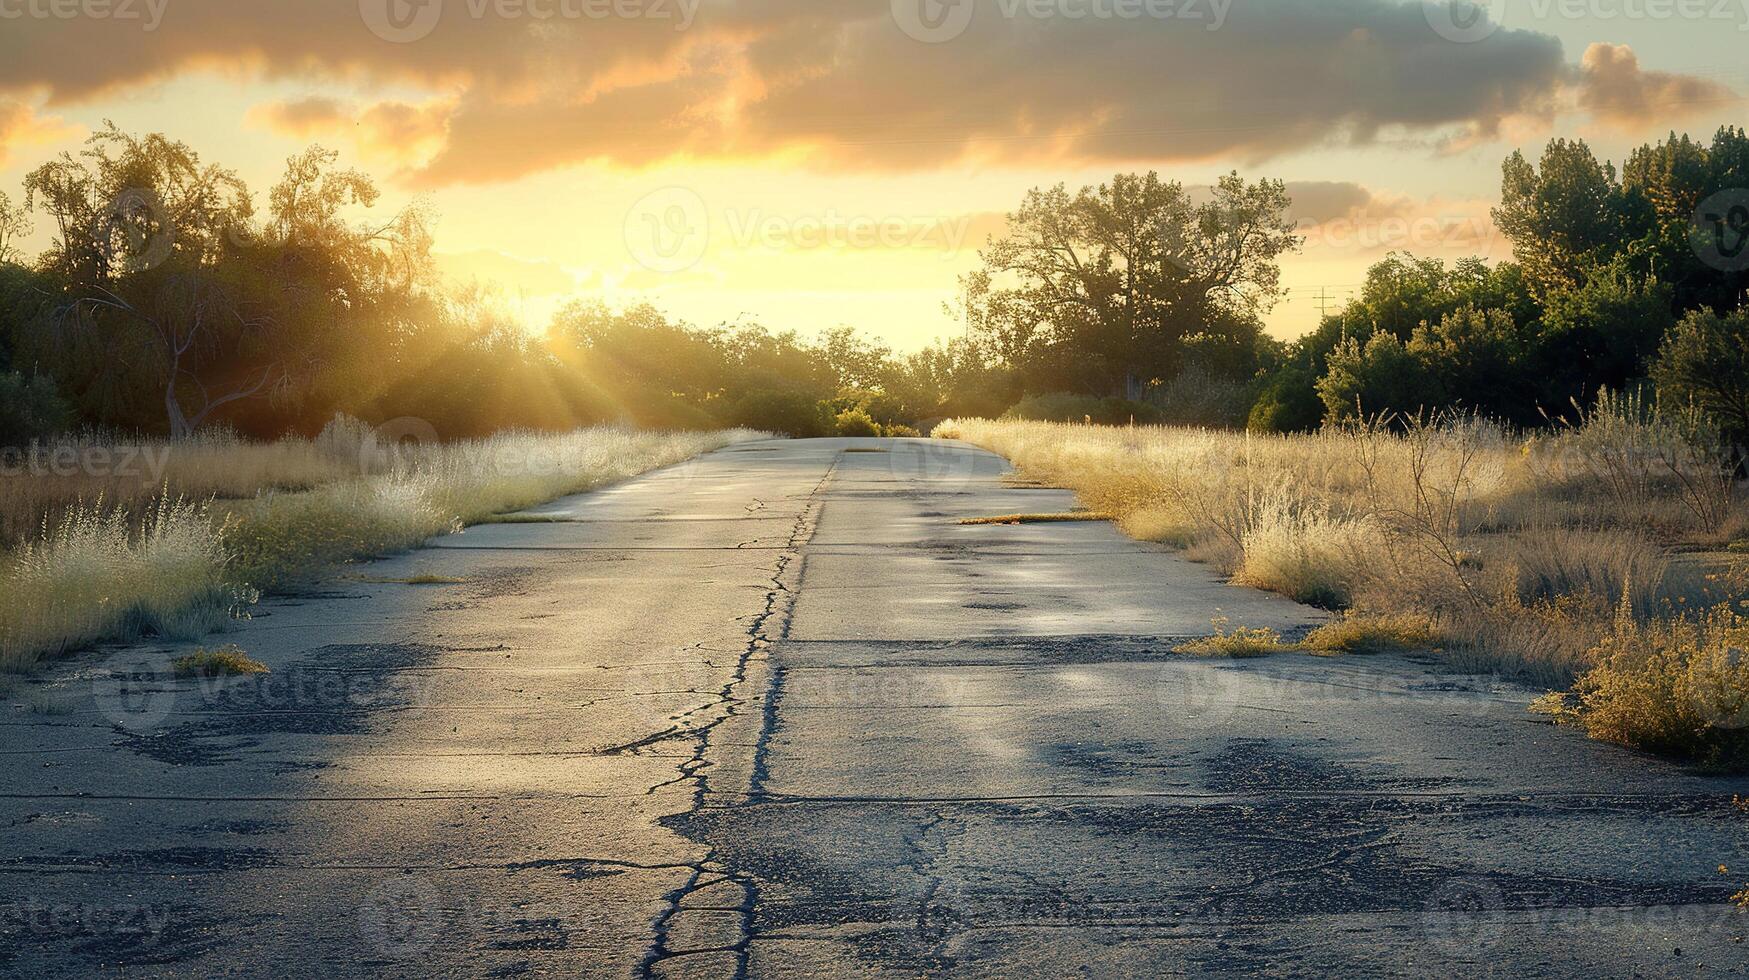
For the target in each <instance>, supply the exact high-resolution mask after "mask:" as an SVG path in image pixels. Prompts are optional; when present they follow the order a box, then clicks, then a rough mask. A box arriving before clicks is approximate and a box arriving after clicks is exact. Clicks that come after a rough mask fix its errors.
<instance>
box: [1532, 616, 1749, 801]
mask: <svg viewBox="0 0 1749 980" xmlns="http://www.w3.org/2000/svg"><path fill="white" fill-rule="evenodd" d="M1745 650H1749V617H1744V616H1742V615H1739V614H1737V613H1735V612H1733V611H1731V610H1729V609H1718V610H1714V611H1713V612H1711V613H1709V614H1707V615H1706V616H1704V617H1700V618H1696V619H1661V620H1656V621H1653V622H1650V623H1637V622H1634V621H1633V620H1631V619H1628V618H1626V617H1623V618H1622V619H1621V620H1620V621H1619V622H1618V623H1617V624H1616V628H1615V629H1614V630H1612V631H1611V632H1610V634H1609V635H1608V636H1607V637H1606V638H1605V639H1604V642H1603V644H1602V645H1601V646H1599V647H1598V648H1597V650H1596V651H1594V653H1593V657H1594V658H1595V662H1596V664H1597V666H1596V667H1594V668H1593V669H1592V670H1591V671H1590V672H1588V673H1587V674H1585V676H1583V677H1581V678H1580V679H1579V683H1578V684H1577V685H1576V686H1575V688H1574V693H1573V694H1572V695H1553V696H1551V697H1549V698H1545V699H1543V700H1541V701H1539V702H1537V705H1536V710H1538V711H1540V712H1542V713H1544V714H1548V715H1551V716H1552V717H1554V718H1555V719H1556V720H1557V721H1561V722H1567V723H1574V724H1579V725H1582V726H1583V727H1584V728H1585V730H1586V732H1587V733H1588V734H1590V735H1591V737H1592V738H1597V739H1602V740H1604V741H1609V742H1617V743H1619V744H1622V745H1629V746H1633V747H1635V748H1641V749H1646V750H1647V751H1651V752H1656V753H1659V754H1662V755H1671V756H1677V757H1680V758H1685V759H1692V760H1694V761H1697V762H1700V763H1702V764H1704V765H1707V766H1710V767H1714V768H1719V769H1727V770H1733V771H1740V770H1743V769H1745V768H1749V653H1746V652H1745Z"/></svg>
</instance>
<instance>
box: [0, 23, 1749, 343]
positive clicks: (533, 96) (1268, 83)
mask: <svg viewBox="0 0 1749 980" xmlns="http://www.w3.org/2000/svg"><path fill="white" fill-rule="evenodd" d="M1493 7H1494V11H1493V13H1492V14H1491V17H1492V20H1491V21H1482V22H1476V21H1473V20H1472V19H1470V18H1469V16H1468V15H1469V14H1470V13H1472V12H1470V11H1466V10H1463V9H1459V10H1456V11H1454V10H1452V9H1450V8H1449V7H1448V6H1446V5H1445V4H1438V5H1436V6H1433V7H1424V5H1423V4H1422V3H1421V2H1419V0H1412V2H1408V3H1397V2H1392V0H1218V2H1216V0H1186V2H1172V0H959V2H958V4H955V3H952V2H949V3H947V4H942V3H941V2H939V0H891V2H889V0H789V2H782V3H780V2H776V0H526V2H524V0H496V2H488V0H447V3H445V2H443V0H423V2H415V3H412V4H409V3H406V2H405V0H296V2H292V0H284V2H264V0H151V2H150V3H147V2H146V0H83V2H81V0H0V190H4V191H5V192H7V193H8V194H10V195H11V196H12V197H13V198H14V200H17V199H18V198H19V197H20V196H21V193H22V192H21V190H20V186H19V185H20V181H21V179H22V177H23V174H24V173H25V172H26V171H27V170H28V169H30V168H32V167H34V166H36V165H37V164H39V163H41V162H42V161H43V160H45V159H46V158H48V157H49V156H50V155H51V154H53V153H57V152H60V151H62V150H65V149H76V148H77V147H78V145H79V144H80V142H81V141H82V140H83V139H84V137H85V136H86V135H87V134H88V133H89V132H90V131H91V130H92V129H93V128H95V127H99V126H101V125H102V121H103V120H104V119H113V120H114V121H115V122H116V123H117V124H119V125H120V126H121V127H123V128H124V129H126V130H129V131H133V132H146V131H162V132H165V133H167V134H169V135H171V136H172V137H174V138H177V139H181V140H184V141H186V142H188V143H190V144H191V145H193V146H194V147H195V148H196V149H197V150H199V151H200V152H201V154H202V155H203V157H204V158H205V159H207V160H208V161H210V162H219V163H223V164H225V165H228V166H231V167H234V168H236V169H237V170H239V171H240V172H241V174H242V175H243V176H244V178H245V179H246V180H247V181H248V182H249V184H250V186H251V188H252V189H254V190H255V191H256V194H257V199H258V201H260V200H261V199H262V198H263V196H264V194H265V191H266V189H267V188H268V186H270V185H271V184H272V183H273V182H274V180H275V179H276V178H277V176H278V174H279V172H280V171H281V169H282V168H283V164H284V160H285V158H286V157H287V156H289V155H290V154H292V153H293V152H295V151H296V150H298V149H300V148H302V147H303V146H305V145H307V144H309V143H312V142H319V143H322V144H323V145H325V146H329V147H331V148H334V149H337V150H340V151H341V152H342V154H343V160H344V161H345V162H347V163H349V164H351V165H354V166H358V167H360V168H362V169H365V170H367V171H369V172H371V173H373V174H375V175H377V176H378V178H379V179H380V181H381V183H382V184H383V187H384V189H385V191H386V192H387V193H386V194H385V201H384V204H383V205H382V206H383V207H386V208H394V207H398V206H400V205H403V204H405V203H407V202H408V201H411V200H413V199H414V198H416V197H421V196H422V197H424V198H425V199H426V200H428V201H429V203H430V204H431V206H432V207H433V208H434V209H435V211H436V212H437V214H438V215H439V221H438V225H437V243H438V249H439V251H440V252H441V258H442V263H443V267H444V268H445V269H446V270H447V271H448V272H450V273H451V274H452V275H455V276H457V277H464V278H465V277H478V278H480V279H482V280H487V281H492V282H497V283H500V284H501V285H502V286H503V287H504V288H505V290H506V292H507V294H508V295H509V296H510V297H512V299H511V302H512V304H513V305H515V306H517V307H519V308H520V310H521V312H522V315H523V317H524V318H525V320H526V321H527V322H528V323H529V324H530V326H531V327H532V328H538V327H539V326H541V325H543V324H544V323H545V321H546V319H547V317H548V316H549V315H550V314H551V312H552V310H553V309H554V308H555V307H556V306H557V304H558V303H559V302H560V299H561V297H563V296H565V295H567V294H581V295H599V296H603V297H605V298H606V299H608V300H609V301H610V302H613V303H616V304H619V303H629V302H635V301H637V300H640V299H648V300H650V301H651V302H653V303H655V304H656V305H657V306H659V307H661V308H663V309H665V310H668V311H669V312H671V313H672V314H674V315H677V316H680V317H684V318H686V319H688V320H691V321H693V322H695V323H699V324H714V323H718V322H724V321H734V320H736V319H748V320H756V321H759V322H762V323H765V324H767V325H769V326H772V327H776V328H794V329H797V330H801V331H803V332H804V333H812V332H814V331H817V330H819V329H821V328H825V327H830V326H835V325H838V324H849V325H851V326H854V327H857V328H859V329H861V330H864V331H867V332H869V333H871V334H874V335H877V336H879V337H881V338H883V339H885V340H887V341H888V342H890V343H891V344H893V345H894V346H896V347H898V348H900V349H914V348H917V347H921V346H923V345H925V344H927V343H929V342H931V341H932V340H934V339H935V338H937V337H941V336H945V335H951V334H953V333H955V332H957V331H958V329H959V327H958V325H957V324H956V323H955V322H954V321H953V319H952V318H950V317H949V316H948V315H946V314H945V313H944V312H943V311H942V304H943V302H944V301H945V300H949V299H951V298H952V297H953V296H954V294H955V292H956V279H957V276H958V275H959V274H961V273H962V272H964V271H966V270H968V269H970V268H972V267H974V266H975V265H976V264H977V249H978V247H979V246H980V245H982V244H983V242H984V240H985V239H986V238H987V237H988V236H989V235H990V234H991V233H993V232H998V231H1000V229H1001V227H1002V219H1001V215H1002V213H1003V212H1005V211H1008V210H1011V209H1012V208H1013V207H1014V206H1015V205H1016V204H1017V203H1018V202H1019V200H1020V198H1021V196H1022V195H1023V194H1024V192H1025V191H1026V190H1027V189H1028V188H1031V187H1035V186H1041V185H1048V184H1055V183H1057V182H1066V183H1068V184H1070V185H1071V186H1076V185H1080V184H1086V183H1096V182H1098V181H1100V180H1102V179H1104V178H1107V177H1109V176H1110V175H1111V174H1112V173H1114V172H1116V171H1119V170H1147V169H1155V170H1159V171H1160V172H1161V173H1162V174H1163V175H1165V176H1167V177H1169V178H1172V179H1177V180H1181V181H1183V182H1184V183H1186V184H1187V185H1200V184H1206V183H1208V182H1209V181H1211V180H1212V179H1213V178H1214V177H1216V176H1217V175H1219V174H1221V173H1224V172H1226V171H1229V170H1233V169H1237V170H1239V171H1240V172H1241V173H1242V174H1244V175H1245V176H1247V177H1261V176H1268V177H1278V178H1281V179H1283V180H1286V181H1288V182H1289V184H1290V187H1291V188H1292V189H1293V191H1294V194H1295V198H1296V211H1297V213H1298V216H1299V217H1300V218H1301V219H1302V221H1303V224H1304V228H1305V230H1306V231H1307V233H1308V235H1309V237H1310V239H1311V240H1310V242H1309V244H1308V246H1307V248H1306V250H1305V251H1304V252H1303V253H1302V254H1301V255H1298V256H1295V257H1292V258H1290V259H1289V260H1288V261H1287V264H1286V268H1285V282H1286V285H1287V286H1288V287H1289V288H1290V290H1291V292H1290V296H1289V298H1288V301H1287V302H1284V303H1283V304H1281V305H1280V306H1279V307H1278V308H1277V309H1276V310H1275V312H1274V313H1273V314H1272V315H1271V317H1270V326H1271V330H1272V332H1274V333H1275V334H1277V335H1278V336H1283V337H1291V336H1294V335H1296V334H1298V333H1302V332H1304V331H1305V330H1307V329H1309V328H1310V327H1311V326H1312V325H1313V324H1314V322H1315V319H1316V316H1317V309H1318V305H1319V303H1318V300H1317V298H1316V297H1317V296H1318V294H1319V293H1320V291H1321V290H1328V293H1329V295H1330V296H1331V297H1333V298H1335V299H1340V298H1344V297H1346V296H1348V295H1351V294H1352V292H1353V289H1354V287H1355V286H1356V285H1357V284H1358V283H1359V282H1360V281H1361V279H1362V277H1363V275H1364V273H1365V270H1366V268H1367V266H1368V265H1369V264H1371V263H1372V262H1374V261H1376V260H1377V259H1378V258H1379V257H1381V256H1382V255H1383V254H1384V253H1385V252H1386V251H1388V250H1390V249H1392V248H1406V249H1409V250H1412V251H1415V252H1418V253H1423V254H1434V255H1444V256H1448V257H1451V256H1457V255H1466V254H1483V255H1492V256H1494V257H1500V256H1503V255H1505V254H1506V253H1507V248H1506V245H1505V243H1503V242H1500V241H1498V240H1496V236H1495V234H1494V231H1493V228H1492V225H1491V224H1490V222H1489V221H1488V217H1487V213H1488V208H1489V206H1490V205H1491V204H1492V203H1493V202H1494V200H1495V199H1496V197H1497V194H1498V190H1499V186H1498V185H1499V164H1500V161H1501V159H1502V158H1503V157H1504V156H1505V155H1506V154H1508V153H1509V152H1511V151H1512V150H1513V149H1516V148H1524V149H1526V151H1527V152H1531V153H1533V154H1534V153H1539V152H1540V149H1541V147H1542V145H1543V144H1544V143H1545V142H1546V141H1547V140H1548V139H1549V138H1550V137H1551V136H1554V135H1570V136H1582V137H1584V138H1586V139H1587V140H1590V141H1591V142H1592V145H1593V146H1594V147H1595V148H1597V149H1598V150H1599V151H1600V152H1601V153H1603V154H1604V155H1607V156H1609V157H1611V158H1614V159H1619V158H1620V157H1621V156H1622V155H1623V153H1624V152H1625V150H1626V149H1627V148H1629V147H1631V146H1633V145H1635V144H1637V143H1640V142H1644V141H1647V140H1650V139H1654V138H1657V137H1660V136H1662V135H1664V134H1665V133H1667V132H1668V131H1669V130H1672V129H1676V130H1679V131H1687V132H1690V133H1693V134H1695V135H1696V136H1697V137H1702V138H1708V139H1710V137H1711V135H1712V133H1713V131H1714V130H1715V129H1716V128H1717V127H1718V126H1719V125H1721V124H1724V123H1732V124H1741V123H1742V122H1743V121H1744V115H1743V109H1744V106H1743V103H1742V102H1741V101H1740V99H1739V96H1738V93H1749V77H1746V76H1749V59H1745V58H1744V54H1743V53H1744V50H1745V44H1746V42H1749V0H1728V2H1719V0H1632V2H1629V0H1582V2H1562V0H1511V2H1510V3H1499V2H1496V3H1495V4H1493ZM37 225H38V228H37V233H36V235H35V236H34V237H33V239H32V240H31V242H30V244H32V245H39V246H40V245H41V244H42V243H43V242H44V241H46V232H47V230H48V229H47V228H46V227H45V225H46V222H45V221H43V220H42V219H41V218H40V216H39V218H38V221H37Z"/></svg>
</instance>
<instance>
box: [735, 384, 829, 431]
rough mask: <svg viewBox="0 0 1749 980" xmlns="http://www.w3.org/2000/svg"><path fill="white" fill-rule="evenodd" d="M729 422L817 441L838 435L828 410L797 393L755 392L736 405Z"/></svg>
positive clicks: (826, 407)
mask: <svg viewBox="0 0 1749 980" xmlns="http://www.w3.org/2000/svg"><path fill="white" fill-rule="evenodd" d="M729 417H730V421H732V422H733V423H734V424H735V425H737V426H741V427H742V428H747V429H754V430H757V431H760V432H776V433H780V434H782V435H786V436H792V437H794V438H797V439H816V438H819V437H821V436H826V435H831V434H832V433H833V432H835V431H836V429H837V427H836V425H835V424H834V420H833V418H832V415H831V414H830V412H829V411H828V406H826V405H825V404H823V403H822V402H820V401H818V400H816V399H814V398H812V397H810V396H808V395H805V394H802V393H801V392H795V391H778V390H769V389H768V390H764V391H755V392H752V393H750V394H748V395H746V396H744V397H742V399H741V400H740V401H739V402H736V403H735V406H734V408H733V409H732V410H731V411H730V412H729Z"/></svg>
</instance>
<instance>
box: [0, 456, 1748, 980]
mask: <svg viewBox="0 0 1749 980" xmlns="http://www.w3.org/2000/svg"><path fill="white" fill-rule="evenodd" d="M1005 471H1006V467H1005V465H1004V464H1002V462H1001V461H1000V460H998V459H997V458H995V457H993V456H990V455H988V454H985V453H982V452H980V451H977V450H975V449H972V448H970V447H967V446H963V445H958V444H950V443H924V442H882V441H876V440H863V441H846V440H836V441H816V442H770V443H753V444H746V445H741V446H737V447H734V448H732V449H728V450H725V451H723V452H720V453H716V454H714V455H712V456H709V457H705V458H703V459H701V460H697V461H694V462H692V463H689V464H686V465H683V466H679V467H675V468H671V469H668V470H664V471H661V472H659V473H655V474H651V475H649V476H647V477H645V478H643V479H639V480H636V481H632V482H630V483H627V484H624V485H621V486H618V487H614V488H612V489H608V490H605V491H602V492H598V493H594V494H589V495H585V496H580V497H576V498H572V499H568V500H564V501H560V502H557V503H555V504H552V505H550V506H548V507H545V508H542V509H541V511H540V512H541V513H543V514H546V515H549V516H551V517H553V518H554V519H555V520H557V521H560V522H556V523H541V524H516V525H495V526H490V527H482V528H475V529H473V530H470V531H468V532H467V533H466V534H464V535H460V536H457V537H454V538H450V539H446V540H444V541H442V542H439V544H438V546H436V547H433V548H429V549H426V550H423V551H420V552H417V553H414V554H410V555H406V556H402V557H399V558H395V559H392V560H387V561H383V562H378V563H375V564H372V565H369V566H365V567H361V568H360V569H358V574H356V575H354V576H351V577H348V578H346V579H337V580H336V581H334V582H333V583H331V584H330V585H329V587H328V588H327V590H326V591H322V592H319V593H313V594H309V595H302V596H297V597H293V598H284V599H278V600H273V601H270V602H267V603H265V604H263V605H262V607H261V608H260V609H259V611H258V615H257V616H256V618H255V619H254V620H253V621H251V622H249V623H245V624H241V625H240V626H239V627H238V628H237V629H235V630H234V631H233V632H232V633H231V634H230V635H228V636H225V637H222V638H220V639H221V640H223V641H227V642H236V643H238V644H240V645H242V646H243V647H244V648H246V649H247V650H248V651H249V652H250V653H251V654H252V655H253V656H255V657H256V658H258V659H260V660H262V661H264V662H265V663H267V664H268V665H270V666H271V667H272V668H273V671H274V672H273V673H272V674H271V675H268V676H267V677H265V678H247V679H233V680H228V681H223V682H211V681H207V682H202V681H176V680H171V679H168V671H167V663H168V659H169V657H170V656H171V655H173V654H175V653H178V652H182V651H180V650H176V649H171V648H153V647H134V648H128V649H124V650H115V651H106V652H104V653H102V654H96V655H89V656H86V657H83V658H80V659H77V660H74V661H70V662H68V663H65V664H62V665H57V666H56V668H55V669H54V670H52V671H50V672H49V673H48V674H46V675H44V677H42V678H40V679H38V680H35V681H32V682H30V683H27V684H25V685H23V686H22V687H20V688H18V689H16V690H14V691H12V692H10V693H9V694H7V695H5V696H4V698H3V703H4V704H5V707H6V710H5V712H4V714H3V715H0V726H3V727H0V730H3V732H4V734H3V735H0V739H3V741H0V766H3V767H4V768H3V769H0V826H4V827H5V833H4V834H3V835H0V974H4V975H7V976H87V975H92V974H94V973H96V972H98V971H105V972H111V973H119V974H121V975H126V976H177V977H207V976H246V977H326V978H335V977H354V976H408V977H424V976H458V977H460V976H468V977H474V976H501V977H513V976H524V975H554V976H566V977H570V976H604V977H627V976H640V977H642V976H648V977H670V976H690V977H734V976H756V977H790V976H819V977H865V976H866V977H918V976H968V977H1026V976H1049V977H1081V976H1085V977H1128V976H1135V977H1157V976H1179V975H1184V976H1208V975H1227V976H1243V975H1257V976H1341V977H1367V976H1392V977H1395V976H1402V977H1425V976H1501V977H1535V976H1562V977H1564V976H1587V977H1604V976H1631V975H1635V974H1638V975H1644V976H1732V975H1741V974H1743V973H1744V972H1745V969H1746V964H1749V946H1746V945H1745V944H1743V942H1742V939H1741V937H1743V936H1745V935H1749V913H1742V912H1738V911H1736V910H1734V909H1732V908H1731V907H1730V906H1729V905H1728V903H1727V902H1726V897H1727V896H1728V895H1729V894H1730V893H1731V892H1732V891H1734V890H1736V889H1737V888H1741V887H1742V886H1743V883H1744V881H1746V880H1749V812H1744V811H1741V810H1739V809H1737V808H1736V807H1734V806H1733V803H1732V796H1733V794H1734V793H1742V794H1744V795H1746V796H1749V781H1745V780H1742V779H1716V778H1706V777H1703V776H1699V775H1694V774H1690V773H1685V772H1683V771H1682V770H1680V769H1678V768H1676V767H1673V766H1671V765H1668V764H1666V763H1662V762H1658V761H1655V760H1650V759H1646V758H1643V757H1640V756H1637V755H1634V754H1632V753H1629V752H1626V751H1624V750H1620V749H1617V748H1613V747H1609V746H1604V745H1599V744H1596V743H1592V742H1588V741H1586V740H1584V739H1583V738H1581V737H1579V736H1578V735H1576V734H1575V733H1573V732H1571V731H1566V730H1559V729H1555V728H1551V727H1549V726H1547V725H1545V724H1543V723H1541V722H1539V721H1538V720H1536V719H1535V718H1533V717H1532V716H1530V715H1528V714H1527V713H1526V712H1525V710H1524V708H1525V705H1526V703H1527V702H1528V701H1529V700H1530V698H1531V697H1532V696H1533V694H1534V692H1526V691H1521V690H1516V689H1510V688H1497V687H1496V686H1494V685H1493V684H1491V683H1490V682H1489V681H1488V680H1486V679H1483V678H1473V677H1461V676H1453V675H1449V674H1444V673H1441V672H1440V671H1439V670H1438V668H1437V665H1436V664H1434V663H1433V662H1431V661H1429V660H1423V659H1415V658H1360V659H1318V658H1311V657H1301V656H1290V657H1278V658H1272V659H1268V660H1254V661H1243V662H1229V661H1211V660H1192V659H1187V658H1183V657H1177V656H1173V655H1172V654H1171V653H1170V650H1171V648H1172V647H1173V646H1174V645H1175V643H1176V642H1177V641H1178V640H1179V639H1181V638H1183V637H1187V636H1194V635H1200V634H1206V633H1208V632H1209V631H1210V629H1211V626H1210V624H1211V621H1212V620H1213V619H1215V618H1216V617H1225V618H1227V619H1229V620H1230V621H1231V622H1232V623H1234V624H1235V625H1244V626H1269V627H1273V628H1276V629H1280V630H1284V631H1289V632H1291V631H1294V630H1300V629H1304V628H1307V627H1309V626H1311V625H1313V624H1315V623H1316V622H1317V621H1318V614H1317V613H1315V612H1314V611H1312V610H1309V609H1305V608H1303V607H1300V606H1296V605H1294V604H1292V603H1290V602H1287V601H1285V600H1283V599H1280V598H1277V597H1274V596H1268V595H1264V594H1262V593H1257V592H1251V591H1247V590H1244V589H1238V588H1234V587H1230V586H1227V585H1224V584H1221V583H1220V582H1219V581H1217V580H1216V578H1215V577H1214V576H1213V575H1212V574H1211V573H1210V572H1209V571H1208V570H1207V569H1204V568H1201V567H1199V566H1196V565H1192V564H1189V563H1187V562H1184V561H1182V560H1180V559H1179V558H1176V557H1174V556H1173V555H1171V554H1169V553H1167V552H1165V551H1163V550H1162V549H1159V548H1156V547H1153V546H1149V545H1144V544H1138V543H1135V542H1132V541H1128V540H1126V539H1124V538H1123V537H1122V536H1121V535H1119V534H1118V533H1117V532H1116V531H1115V530H1114V529H1112V528H1110V527H1108V526H1105V525H1098V524H1051V525H1043V524H1032V525H1023V526H961V525H960V524H959V523H958V521H959V519H960V518H964V517H977V516H988V515H994V514H1004V513H1014V512H1038V511H1058V510H1065V509H1068V508H1070V507H1072V506H1073V501H1072V500H1071V499H1070V497H1069V495H1067V494H1065V493H1062V492H1060V491H1054V490H1043V489H1027V488H1023V487H1019V486H1016V485H1013V484H1012V483H1011V482H1010V481H1008V480H1005V478H1004V474H1005ZM416 575H431V576H440V577H453V578H456V579H460V580H461V581H460V582H457V583H451V584H426V585H413V584H407V583H404V582H403V583H396V582H394V581H391V580H394V579H407V578H411V577H413V576H416ZM1721 865H1726V866H1729V867H1730V868H1731V869H1732V870H1731V873H1729V874H1721V873H1720V871H1719V868H1720V866H1721Z"/></svg>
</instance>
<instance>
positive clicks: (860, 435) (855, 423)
mask: <svg viewBox="0 0 1749 980" xmlns="http://www.w3.org/2000/svg"><path fill="white" fill-rule="evenodd" d="M836 425H837V428H838V435H839V436H841V437H843V438H847V439H867V438H874V437H878V436H879V435H880V434H881V427H880V423H878V422H876V421H875V420H874V418H873V417H871V416H870V415H869V414H868V413H867V412H865V411H863V410H862V409H860V408H852V409H849V410H848V411H844V412H839V413H838V418H837V420H836Z"/></svg>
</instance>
